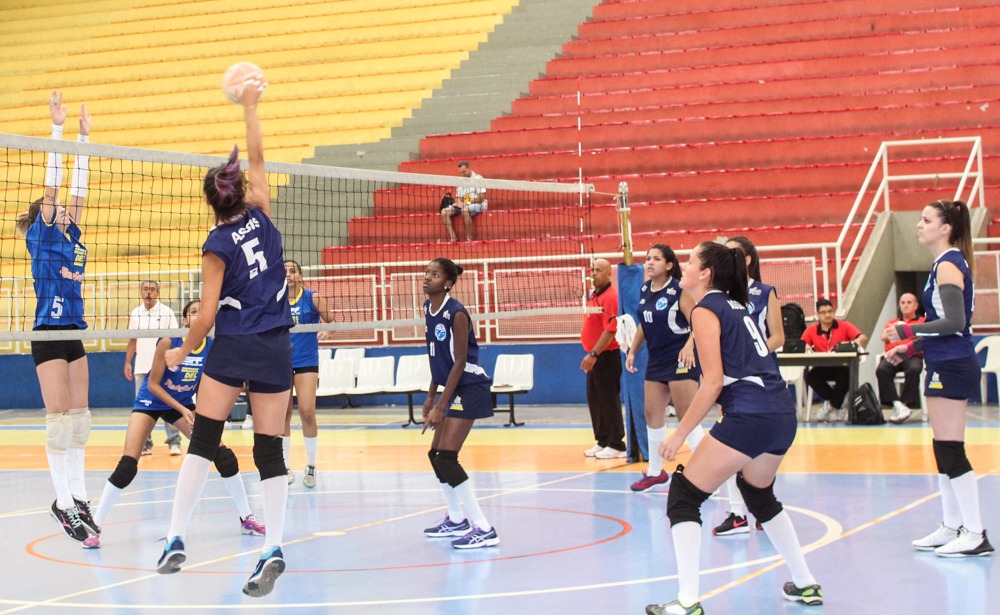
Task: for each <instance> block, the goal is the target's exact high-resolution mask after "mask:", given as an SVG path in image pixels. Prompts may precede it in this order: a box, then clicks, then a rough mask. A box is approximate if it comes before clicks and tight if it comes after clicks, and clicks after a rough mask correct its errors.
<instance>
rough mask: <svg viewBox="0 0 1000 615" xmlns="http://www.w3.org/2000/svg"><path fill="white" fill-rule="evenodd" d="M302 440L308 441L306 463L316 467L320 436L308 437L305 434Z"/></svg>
mask: <svg viewBox="0 0 1000 615" xmlns="http://www.w3.org/2000/svg"><path fill="white" fill-rule="evenodd" d="M302 440H303V441H304V442H305V443H306V465H310V466H313V467H316V450H317V449H318V448H319V437H318V436H313V437H311V438H307V437H305V436H303V437H302Z"/></svg>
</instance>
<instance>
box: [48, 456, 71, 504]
mask: <svg viewBox="0 0 1000 615" xmlns="http://www.w3.org/2000/svg"><path fill="white" fill-rule="evenodd" d="M46 456H47V457H48V458H49V475H50V476H52V486H53V487H55V490H56V508H58V509H59V510H66V509H68V508H73V507H74V506H76V504H75V503H74V502H73V495H72V493H71V492H70V489H69V477H68V476H67V474H66V453H62V454H59V453H47V454H46Z"/></svg>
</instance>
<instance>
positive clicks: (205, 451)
mask: <svg viewBox="0 0 1000 615" xmlns="http://www.w3.org/2000/svg"><path fill="white" fill-rule="evenodd" d="M225 429H226V422H225V421H217V420H215V419H210V418H208V417H206V416H202V415H200V414H195V415H194V427H193V428H192V430H191V444H189V445H188V455H197V456H199V457H203V458H205V459H208V460H209V461H212V460H213V459H215V455H216V454H217V453H218V452H219V443H220V442H222V432H223V431H224V430H225Z"/></svg>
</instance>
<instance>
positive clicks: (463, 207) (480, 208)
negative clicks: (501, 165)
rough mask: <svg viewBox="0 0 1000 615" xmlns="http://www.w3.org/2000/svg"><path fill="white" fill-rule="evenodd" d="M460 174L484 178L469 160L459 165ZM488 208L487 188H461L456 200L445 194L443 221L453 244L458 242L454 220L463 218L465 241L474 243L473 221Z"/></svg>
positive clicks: (442, 208)
mask: <svg viewBox="0 0 1000 615" xmlns="http://www.w3.org/2000/svg"><path fill="white" fill-rule="evenodd" d="M458 174H459V175H461V176H462V177H468V178H470V179H482V178H483V176H482V175H480V174H478V173H476V172H475V171H473V170H472V167H470V166H469V161H467V160H463V161H462V162H459V163H458ZM486 207H487V202H486V188H471V187H465V186H460V187H459V188H458V189H457V190H456V191H455V198H452V197H451V193H450V192H449V193H447V194H445V196H444V198H443V199H441V221H442V222H443V223H444V227H445V228H446V229H448V238H449V239H451V241H453V242H455V241H458V235H456V234H455V227H454V223H453V222H452V220H453V219H454V218H455V216H462V220H463V221H464V222H465V240H466V241H472V219H473V218H474V217H476V216H477V215H479V214H481V213H482V212H484V211H486Z"/></svg>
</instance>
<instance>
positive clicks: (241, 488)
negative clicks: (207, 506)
mask: <svg viewBox="0 0 1000 615" xmlns="http://www.w3.org/2000/svg"><path fill="white" fill-rule="evenodd" d="M222 484H223V485H225V486H226V491H228V492H229V497H231V498H232V499H233V504H235V505H236V510H238V511H240V519H246V518H247V517H249V516H250V502H248V501H247V489H246V486H245V485H244V484H243V475H242V474H240V473H239V472H237V473H236V474H233V475H232V476H224V477H222ZM285 484H286V485H287V484H288V481H287V479H286V481H285Z"/></svg>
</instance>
